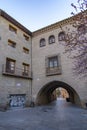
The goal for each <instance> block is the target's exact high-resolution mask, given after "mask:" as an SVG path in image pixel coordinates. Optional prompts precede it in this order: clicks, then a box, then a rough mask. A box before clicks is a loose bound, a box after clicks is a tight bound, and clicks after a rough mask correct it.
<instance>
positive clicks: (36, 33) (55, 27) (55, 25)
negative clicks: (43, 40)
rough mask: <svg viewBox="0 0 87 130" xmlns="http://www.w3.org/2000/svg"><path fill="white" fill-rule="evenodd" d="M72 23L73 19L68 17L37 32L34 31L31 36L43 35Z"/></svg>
mask: <svg viewBox="0 0 87 130" xmlns="http://www.w3.org/2000/svg"><path fill="white" fill-rule="evenodd" d="M73 21H74V18H73V17H70V18H67V19H64V20H62V21H59V22H56V23H54V24H51V25H48V26H46V27H43V28H41V29H39V30H36V31H34V32H33V33H32V36H33V37H34V36H38V35H40V34H43V33H46V32H49V31H51V30H54V29H58V28H61V27H63V26H64V25H67V24H69V23H72V22H73Z"/></svg>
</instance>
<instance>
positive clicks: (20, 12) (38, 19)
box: [0, 0, 77, 31]
mask: <svg viewBox="0 0 87 130" xmlns="http://www.w3.org/2000/svg"><path fill="white" fill-rule="evenodd" d="M76 2H77V0H0V9H2V10H4V11H5V12H7V13H8V14H9V15H10V16H12V17H13V18H15V19H16V20H17V21H18V22H20V23H21V24H22V25H23V26H25V27H27V28H28V29H29V30H30V31H35V30H38V29H40V28H42V27H45V26H48V25H50V24H53V23H55V22H58V21H60V20H63V19H65V18H67V17H70V16H71V12H72V11H73V10H74V9H73V8H72V7H71V3H76Z"/></svg>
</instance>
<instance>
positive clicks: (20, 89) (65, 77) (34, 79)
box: [0, 10, 87, 107]
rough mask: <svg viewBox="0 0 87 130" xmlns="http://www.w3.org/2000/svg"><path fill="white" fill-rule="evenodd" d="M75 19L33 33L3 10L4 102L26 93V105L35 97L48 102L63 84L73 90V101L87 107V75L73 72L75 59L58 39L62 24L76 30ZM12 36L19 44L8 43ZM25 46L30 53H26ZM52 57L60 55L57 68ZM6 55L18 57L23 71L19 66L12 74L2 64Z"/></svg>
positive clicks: (0, 90) (0, 91)
mask: <svg viewBox="0 0 87 130" xmlns="http://www.w3.org/2000/svg"><path fill="white" fill-rule="evenodd" d="M3 14H4V15H3ZM72 21H73V18H69V19H66V20H63V21H61V22H58V23H55V24H52V25H50V26H47V27H44V28H42V29H39V30H37V31H35V32H33V33H31V32H30V31H29V30H28V29H26V28H25V27H24V26H23V25H21V24H20V23H18V22H17V21H16V20H14V19H13V18H12V17H10V16H9V15H8V14H6V13H5V12H3V11H2V10H1V11H0V46H1V47H0V105H1V104H9V102H10V98H11V95H12V96H14V95H15V96H17V95H18V96H21V95H25V97H26V100H25V105H29V104H30V102H32V101H33V102H35V103H36V104H45V103H47V102H48V101H47V100H49V101H50V100H51V98H50V97H52V92H53V91H54V90H55V89H56V88H58V87H63V88H65V89H66V90H67V91H68V92H69V94H70V99H71V101H72V102H74V103H75V104H78V105H81V106H83V107H85V104H86V103H87V78H84V79H83V78H82V79H79V77H77V76H75V75H73V72H72V67H73V61H72V60H71V59H69V58H68V57H67V55H65V54H64V53H63V52H64V46H62V45H61V44H60V42H59V40H58V34H59V33H60V32H61V28H60V26H62V28H63V29H64V31H66V27H69V28H70V29H71V30H73V27H72V25H71V23H72ZM9 25H11V26H12V27H13V28H15V29H16V30H17V33H16V34H15V33H14V32H12V30H9ZM24 35H25V36H27V37H29V40H26V38H27V37H26V38H25V37H24ZM50 36H52V37H54V38H55V41H52V44H50V43H49V37H50ZM8 39H10V40H12V41H14V42H15V43H16V47H15V48H13V47H12V46H9V45H8ZM41 39H42V41H40V40H41ZM44 40H45V41H44ZM40 42H42V43H40ZM23 48H26V49H27V50H28V51H29V53H28V54H25V53H24V52H23ZM25 51H26V50H25ZM51 57H52V58H56V59H58V63H57V62H56V63H55V61H54V64H55V65H56V64H58V67H55V70H54V69H52V68H51V69H49V65H48V62H49V60H50V59H51ZM6 58H10V59H14V60H15V61H16V64H15V67H16V68H19V69H21V74H20V71H19V70H18V71H17V73H14V74H9V73H7V72H6V70H5V68H2V65H4V66H6ZM53 60H54V59H53ZM25 64H27V65H29V74H30V75H27V76H24V75H22V68H23V65H25ZM3 69H4V70H3ZM15 70H16V69H15ZM31 72H32V73H33V75H31ZM47 94H48V95H47ZM50 95H51V96H50ZM41 102H42V103H41Z"/></svg>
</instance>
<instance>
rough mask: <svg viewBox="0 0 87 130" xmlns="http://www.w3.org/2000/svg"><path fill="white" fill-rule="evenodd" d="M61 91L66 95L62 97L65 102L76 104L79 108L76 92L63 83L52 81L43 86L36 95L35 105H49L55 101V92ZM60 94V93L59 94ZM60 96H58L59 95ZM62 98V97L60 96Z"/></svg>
mask: <svg viewBox="0 0 87 130" xmlns="http://www.w3.org/2000/svg"><path fill="white" fill-rule="evenodd" d="M60 88H61V90H62V91H63V90H64V92H65V93H67V96H66V97H64V98H66V101H67V102H71V103H73V104H76V105H78V106H81V103H80V98H79V95H78V94H77V92H76V91H75V90H74V89H73V88H72V87H71V86H70V85H68V84H67V83H65V82H61V81H52V82H50V83H48V84H46V85H44V86H43V87H42V88H41V89H40V91H39V93H38V95H37V99H36V104H37V105H46V104H48V103H51V102H52V101H54V100H56V99H57V96H58V95H57V91H58V90H60ZM61 94H62V93H61ZM59 96H60V95H59ZM61 96H64V95H61Z"/></svg>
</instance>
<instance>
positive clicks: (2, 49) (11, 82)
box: [0, 10, 32, 106]
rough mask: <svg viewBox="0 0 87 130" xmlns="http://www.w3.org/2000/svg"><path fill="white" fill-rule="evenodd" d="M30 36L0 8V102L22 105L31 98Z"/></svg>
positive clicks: (26, 103) (27, 31)
mask: <svg viewBox="0 0 87 130" xmlns="http://www.w3.org/2000/svg"><path fill="white" fill-rule="evenodd" d="M31 35H32V33H31V32H30V31H29V30H28V29H26V28H25V27H24V26H23V25H21V24H20V23H18V22H17V21H16V20H15V19H13V18H12V17H10V16H9V15H8V14H7V13H5V12H4V11H2V10H0V105H5V104H6V105H10V106H23V105H28V104H29V101H30V100H31V95H30V94H31V80H32V74H31Z"/></svg>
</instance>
